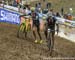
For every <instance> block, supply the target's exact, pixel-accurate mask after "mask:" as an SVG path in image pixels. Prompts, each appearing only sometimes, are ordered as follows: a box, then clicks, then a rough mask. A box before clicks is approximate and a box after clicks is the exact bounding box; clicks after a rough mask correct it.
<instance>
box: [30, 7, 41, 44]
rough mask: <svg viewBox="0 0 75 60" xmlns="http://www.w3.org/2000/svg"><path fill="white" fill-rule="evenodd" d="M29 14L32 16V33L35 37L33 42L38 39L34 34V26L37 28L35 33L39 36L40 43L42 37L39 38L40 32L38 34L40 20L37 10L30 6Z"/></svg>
mask: <svg viewBox="0 0 75 60" xmlns="http://www.w3.org/2000/svg"><path fill="white" fill-rule="evenodd" d="M31 11H32V12H31V16H32V20H33V27H32V28H33V35H34V37H35V43H37V42H38V40H37V39H36V34H35V28H37V33H38V35H39V37H40V43H42V38H41V34H40V21H39V14H38V13H37V12H35V8H31Z"/></svg>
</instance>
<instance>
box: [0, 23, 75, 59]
mask: <svg viewBox="0 0 75 60" xmlns="http://www.w3.org/2000/svg"><path fill="white" fill-rule="evenodd" d="M17 29H18V25H13V24H8V23H0V60H48V59H49V60H52V59H50V58H53V57H56V58H61V57H63V58H64V57H66V58H71V57H73V58H74V57H75V43H73V42H70V41H69V40H66V39H63V38H60V37H58V36H56V37H55V46H54V51H53V54H52V56H53V57H51V56H50V55H49V51H48V48H47V45H46V42H45V40H44V43H43V44H35V43H34V39H33V38H32V36H29V37H28V38H27V39H24V38H17V35H16V34H17ZM29 35H30V34H29ZM57 60H58V59H57ZM60 60H61V59H60ZM68 60H69V59H68Z"/></svg>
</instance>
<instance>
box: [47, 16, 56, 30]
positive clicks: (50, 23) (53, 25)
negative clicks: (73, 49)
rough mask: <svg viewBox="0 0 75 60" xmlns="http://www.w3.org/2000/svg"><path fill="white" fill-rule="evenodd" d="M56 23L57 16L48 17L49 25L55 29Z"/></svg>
mask: <svg viewBox="0 0 75 60" xmlns="http://www.w3.org/2000/svg"><path fill="white" fill-rule="evenodd" d="M55 23H56V19H55V17H48V18H47V27H48V28H50V29H53V30H54V29H55Z"/></svg>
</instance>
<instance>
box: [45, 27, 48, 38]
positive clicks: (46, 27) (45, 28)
mask: <svg viewBox="0 0 75 60" xmlns="http://www.w3.org/2000/svg"><path fill="white" fill-rule="evenodd" d="M44 34H45V37H46V39H47V34H48V33H47V26H46V28H45V31H44Z"/></svg>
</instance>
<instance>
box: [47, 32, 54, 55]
mask: <svg viewBox="0 0 75 60" xmlns="http://www.w3.org/2000/svg"><path fill="white" fill-rule="evenodd" d="M51 34H52V32H48V38H47V39H48V49H49V51H50V56H52V52H53V46H54V44H53V40H52V36H51Z"/></svg>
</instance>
